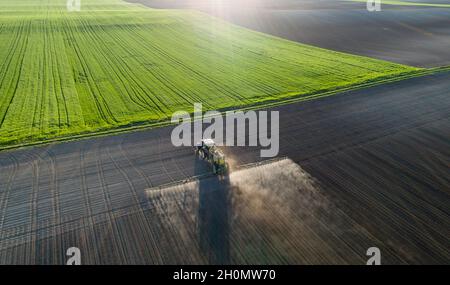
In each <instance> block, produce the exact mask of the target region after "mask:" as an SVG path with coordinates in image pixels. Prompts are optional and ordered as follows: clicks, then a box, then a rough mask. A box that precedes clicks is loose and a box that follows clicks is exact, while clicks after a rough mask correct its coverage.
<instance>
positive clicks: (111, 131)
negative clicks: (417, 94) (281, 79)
mask: <svg viewBox="0 0 450 285" xmlns="http://www.w3.org/2000/svg"><path fill="white" fill-rule="evenodd" d="M448 71H450V66H442V67H435V68H429V69H421V70H417V71H412V72H409V73H407V74H403V75H401V76H392V77H386V78H380V79H379V80H374V81H372V82H366V83H363V84H357V85H354V86H349V87H344V88H339V89H336V90H332V91H328V92H323V93H320V92H319V93H316V94H309V95H300V96H297V97H292V98H288V99H284V100H283V99H282V100H274V101H266V102H263V103H259V104H253V105H248V106H243V107H236V108H234V109H233V110H235V111H248V110H260V109H266V108H271V107H277V106H283V105H288V104H292V103H299V102H306V101H311V100H315V99H320V98H325V97H329V96H333V95H337V94H341V93H345V92H350V91H356V90H360V89H365V88H370V87H375V86H379V85H383V84H389V83H394V82H399V81H403V80H407V79H412V78H417V77H422V76H428V75H433V74H437V73H442V72H448ZM226 111H230V109H227V110H219V112H221V113H222V114H225V112H226ZM193 115H194V114H193V113H191V117H193ZM171 125H174V124H173V123H172V122H171V121H170V120H163V121H157V122H142V123H139V124H133V125H128V126H123V127H117V128H108V129H104V130H97V131H93V132H84V133H78V134H72V135H68V136H58V137H53V138H49V139H45V140H38V141H30V142H25V143H16V144H6V145H0V151H8V150H16V149H21V148H28V147H34V146H43V145H50V144H54V143H62V142H70V141H79V140H84V139H89V138H95V137H104V136H109V135H116V134H123V133H130V132H136V131H145V130H150V129H154V128H162V127H167V126H171Z"/></svg>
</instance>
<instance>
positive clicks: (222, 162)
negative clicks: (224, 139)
mask: <svg viewBox="0 0 450 285" xmlns="http://www.w3.org/2000/svg"><path fill="white" fill-rule="evenodd" d="M195 152H196V154H197V155H198V156H199V157H200V158H202V159H204V160H206V161H208V162H209V163H210V164H211V165H212V168H213V173H214V174H215V175H226V174H227V173H228V170H229V166H228V163H227V161H226V159H225V155H224V154H223V152H221V151H220V150H219V149H218V148H217V147H216V144H215V142H214V140H212V139H203V140H202V141H201V142H199V143H197V144H196V146H195Z"/></svg>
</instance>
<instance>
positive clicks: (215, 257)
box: [195, 158, 231, 265]
mask: <svg viewBox="0 0 450 285" xmlns="http://www.w3.org/2000/svg"><path fill="white" fill-rule="evenodd" d="M205 167H206V169H208V167H209V166H208V162H206V161H204V160H202V159H199V158H196V159H195V172H196V174H204V173H205ZM209 171H210V172H211V173H212V169H211V168H209ZM198 187H199V188H198V191H199V208H198V209H199V210H198V225H197V227H198V233H199V245H200V249H201V251H202V254H204V256H206V257H207V259H208V262H209V263H210V264H218V265H222V264H229V263H230V244H229V235H230V223H229V217H230V212H231V209H230V205H231V203H230V199H229V198H230V196H229V195H230V190H231V189H230V181H229V177H228V176H226V177H222V178H221V177H219V176H211V177H207V178H203V179H200V180H199V186H198Z"/></svg>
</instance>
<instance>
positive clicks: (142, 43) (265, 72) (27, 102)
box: [0, 0, 416, 145]
mask: <svg viewBox="0 0 450 285" xmlns="http://www.w3.org/2000/svg"><path fill="white" fill-rule="evenodd" d="M414 70H416V69H415V68H412V67H408V66H403V65H398V64H394V63H389V62H384V61H379V60H374V59H369V58H365V57H359V56H353V55H348V54H343V53H338V52H332V51H328V50H323V49H319V48H315V47H311V46H307V45H301V44H297V43H293V42H289V41H286V40H281V39H278V38H274V37H271V36H268V35H264V34H261V33H257V32H253V31H249V30H247V29H244V28H240V27H237V26H233V25H231V24H228V23H225V22H223V21H221V20H218V19H215V18H212V17H210V16H207V15H204V14H201V13H199V12H194V11H187V10H186V11H181V10H155V9H149V8H146V7H144V6H141V5H137V4H128V3H125V2H122V1H119V0H93V1H87V0H82V1H81V11H79V12H69V11H68V10H67V8H66V1H65V0H35V1H33V0H6V1H5V0H0V144H2V145H7V144H17V143H23V142H29V141H41V140H46V139H50V138H55V137H58V136H70V135H74V134H80V133H87V132H95V131H100V130H108V129H111V128H118V127H121V126H122V127H123V126H129V125H132V124H138V123H141V124H142V123H152V122H156V121H161V120H166V119H168V118H170V117H171V115H172V113H173V112H174V111H177V110H192V108H193V103H194V102H202V103H203V104H204V108H205V109H220V108H229V107H242V106H247V105H250V104H255V103H258V102H264V101H265V100H275V99H283V98H290V97H293V96H298V95H301V94H311V93H315V92H319V91H322V90H323V91H326V90H333V89H336V88H340V87H345V86H350V85H354V84H358V83H362V82H367V81H373V80H376V79H377V78H382V77H383V78H384V77H389V76H396V75H398V74H401V73H408V72H411V71H414Z"/></svg>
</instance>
